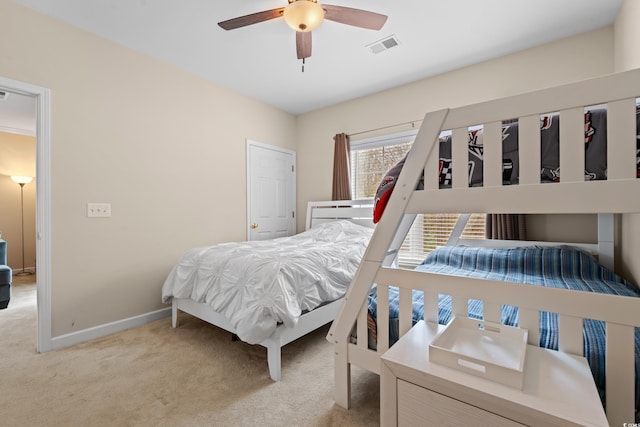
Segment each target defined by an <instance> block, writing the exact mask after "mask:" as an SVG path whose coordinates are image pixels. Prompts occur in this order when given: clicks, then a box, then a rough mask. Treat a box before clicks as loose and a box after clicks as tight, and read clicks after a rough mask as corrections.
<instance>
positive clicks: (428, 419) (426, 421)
mask: <svg viewBox="0 0 640 427" xmlns="http://www.w3.org/2000/svg"><path fill="white" fill-rule="evenodd" d="M397 398H398V426H407V427H413V426H438V427H440V426H474V427H483V426H486V427H503V426H504V427H507V426H523V425H524V424H520V423H517V422H515V421H512V420H509V419H507V418H503V417H501V416H499V415H496V414H494V413H492V412H487V411H485V410H482V409H480V408H477V407H475V406H472V405H468V404H466V403H463V402H460V401H459V400H455V399H451V398H450V397H447V396H444V395H442V394H440V393H435V392H433V391H431V390H428V389H426V388H422V387H418V386H417V385H415V384H411V383H409V382H406V381H403V380H398V397H397Z"/></svg>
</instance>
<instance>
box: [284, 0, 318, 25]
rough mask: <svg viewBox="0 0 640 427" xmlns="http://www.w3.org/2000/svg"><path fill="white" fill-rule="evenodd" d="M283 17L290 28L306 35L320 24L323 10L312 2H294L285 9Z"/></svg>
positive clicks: (312, 0)
mask: <svg viewBox="0 0 640 427" xmlns="http://www.w3.org/2000/svg"><path fill="white" fill-rule="evenodd" d="M283 17H284V20H285V22H286V23H287V25H289V26H290V27H291V28H293V29H294V30H296V31H301V32H303V33H306V32H309V31H313V30H315V29H316V28H318V26H319V25H320V24H321V23H322V21H323V20H324V10H323V9H322V6H320V5H319V4H318V3H316V2H315V1H314V0H295V1H293V2H291V3H289V5H288V6H287V7H285V9H284V14H283Z"/></svg>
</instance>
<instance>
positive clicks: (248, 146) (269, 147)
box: [245, 139, 298, 240]
mask: <svg viewBox="0 0 640 427" xmlns="http://www.w3.org/2000/svg"><path fill="white" fill-rule="evenodd" d="M252 146H253V147H259V148H264V149H267V150H273V151H278V152H280V153H285V154H290V155H291V156H292V157H293V168H294V171H295V173H296V174H295V176H294V180H293V185H292V186H291V192H292V193H293V194H292V196H293V204H292V209H293V215H294V218H293V221H294V230H296V229H297V227H296V226H295V224H296V223H297V221H298V219H297V218H298V212H297V205H296V194H297V190H296V181H297V174H298V166H297V165H296V152H295V151H292V150H288V149H286V148H282V147H277V146H275V145H269V144H264V143H262V142H257V141H253V140H251V139H247V140H246V145H245V147H246V156H247V163H246V164H247V166H246V167H247V240H250V237H251V167H250V166H251V157H250V153H251V147H252Z"/></svg>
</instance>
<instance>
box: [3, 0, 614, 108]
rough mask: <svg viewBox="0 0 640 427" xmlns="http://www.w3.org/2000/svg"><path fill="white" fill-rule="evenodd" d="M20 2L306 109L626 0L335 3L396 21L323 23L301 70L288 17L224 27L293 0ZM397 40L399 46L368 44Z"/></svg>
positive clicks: (530, 38)
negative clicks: (378, 48)
mask: <svg viewBox="0 0 640 427" xmlns="http://www.w3.org/2000/svg"><path fill="white" fill-rule="evenodd" d="M14 1H15V2H17V3H20V4H23V5H25V6H28V7H31V8H33V9H36V10H38V11H41V12H43V13H45V14H47V15H50V16H52V17H55V18H58V19H61V20H63V21H66V22H68V23H70V24H72V25H74V26H77V27H80V28H82V29H85V30H87V31H90V32H92V33H95V34H97V35H100V36H102V37H104V38H107V39H109V40H112V41H114V42H116V43H120V44H122V45H125V46H128V47H130V48H132V49H134V50H137V51H140V52H143V53H146V54H148V55H150V56H152V57H155V58H158V59H160V60H162V61H165V62H167V63H170V64H173V65H175V66H178V67H180V68H183V69H185V70H188V71H190V72H192V73H194V74H197V75H200V76H203V77H206V78H207V79H210V80H212V81H214V82H216V83H219V84H221V85H223V86H226V87H228V88H231V89H233V90H236V91H238V92H240V93H243V94H246V95H248V96H251V97H253V98H256V99H258V100H261V101H264V102H266V103H268V104H271V105H274V106H276V107H278V108H281V109H283V110H285V111H288V112H290V113H293V114H300V113H304V112H308V111H312V110H315V109H318V108H322V107H326V106H329V105H332V104H336V103H339V102H342V101H345V100H349V99H352V98H356V97H360V96H363V95H367V94H370V93H373V92H378V91H380V90H383V89H387V88H391V87H394V86H398V85H401V84H404V83H409V82H412V81H415V80H419V79H422V78H426V77H429V76H433V75H436V74H440V73H443V72H447V71H450V70H453V69H456V68H460V67H464V66H467V65H470V64H474V63H478V62H481V61H485V60H488V59H491V58H495V57H498V56H503V55H506V54H509V53H511V52H515V51H518V50H522V49H526V48H530V47H534V46H537V45H541V44H544V43H547V42H550V41H554V40H557V39H561V38H565V37H568V36H571V35H575V34H579V33H582V32H586V31H590V30H593V29H596V28H600V27H603V26H606V25H609V24H612V23H613V21H614V19H615V16H616V14H617V12H618V11H619V9H620V7H621V4H622V1H623V0H392V1H389V0H328V3H330V4H336V5H339V6H347V7H353V8H359V9H366V10H371V11H374V12H378V13H382V14H385V15H388V16H389V19H388V20H387V23H386V24H385V26H384V27H383V28H382V30H380V31H372V30H365V29H361V28H356V27H351V26H347V25H343V24H339V23H336V22H332V21H325V22H324V23H323V24H322V25H321V26H320V27H319V28H318V29H316V30H315V31H314V32H313V53H312V56H311V58H308V59H307V61H306V66H305V71H304V73H303V72H301V65H302V64H301V61H299V60H298V59H296V52H295V33H294V31H293V30H291V29H290V28H289V27H288V26H287V25H286V24H285V22H284V21H283V20H282V19H281V18H278V19H274V20H272V21H268V22H262V23H259V24H255V25H252V26H248V27H244V28H239V29H236V30H232V31H225V30H223V29H221V28H220V27H218V25H217V22H219V21H223V20H227V19H230V18H235V17H237V16H240V15H245V14H249V13H254V12H259V11H263V10H267V9H273V8H277V7H282V6H285V5H286V4H287V1H286V0H251V1H238V0H180V1H176V0H14ZM322 2H323V0H320V3H321V4H322ZM391 35H395V36H396V38H397V39H398V40H399V42H400V45H399V46H397V47H394V48H392V49H390V50H386V51H383V52H381V53H379V54H373V53H371V52H370V50H369V49H367V48H366V45H368V44H370V43H372V42H375V41H378V40H380V39H382V38H386V37H388V36H391Z"/></svg>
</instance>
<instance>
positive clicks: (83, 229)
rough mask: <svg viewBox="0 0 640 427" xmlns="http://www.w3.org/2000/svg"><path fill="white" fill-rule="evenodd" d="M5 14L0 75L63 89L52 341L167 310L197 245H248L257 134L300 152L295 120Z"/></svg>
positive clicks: (28, 15) (55, 148) (56, 25)
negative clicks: (184, 262) (91, 210)
mask: <svg viewBox="0 0 640 427" xmlns="http://www.w3.org/2000/svg"><path fill="white" fill-rule="evenodd" d="M0 16H3V17H4V19H3V22H4V23H3V25H2V29H1V30H0V57H1V58H2V60H1V61H0V76H3V77H6V78H10V79H14V80H19V81H23V82H27V83H30V84H34V85H38V86H42V87H46V88H50V89H51V115H52V124H51V195H52V202H51V204H52V207H51V208H52V211H51V245H52V254H51V260H52V281H51V287H52V289H51V290H52V316H53V318H52V327H53V331H52V335H53V336H54V337H56V336H60V335H62V334H66V333H70V332H73V331H76V330H82V329H85V328H89V327H92V326H96V325H101V324H105V323H108V322H113V321H117V320H120V319H125V318H128V317H131V316H136V315H140V314H144V313H148V312H151V311H153V310H157V309H159V308H163V307H165V306H164V305H163V304H161V302H160V288H161V286H162V283H163V281H164V278H165V277H166V275H167V273H168V271H169V269H170V268H171V266H172V265H173V264H174V263H175V261H176V259H177V258H178V257H179V256H180V255H181V254H182V253H183V252H184V251H185V250H186V249H187V248H190V247H193V246H198V245H204V244H210V243H216V242H221V241H228V240H241V239H244V238H245V229H246V220H245V218H246V172H245V138H249V139H252V140H255V141H260V142H263V143H267V144H272V145H277V146H280V147H283V148H286V149H290V150H294V149H295V121H296V118H295V117H294V116H292V115H290V114H288V113H285V112H282V111H280V110H278V109H275V108H273V107H270V106H267V105H265V104H262V103H260V102H257V101H255V100H252V99H250V98H248V97H245V96H242V95H239V94H237V93H235V92H232V91H230V90H227V89H225V88H223V87H221V86H217V85H215V84H213V83H211V82H209V81H206V80H204V79H202V78H199V77H195V76H193V75H192V74H189V73H186V72H184V71H181V70H179V69H176V68H173V67H170V66H167V65H165V64H163V63H161V62H159V61H156V60H154V59H152V58H149V57H146V56H143V55H140V54H138V53H135V52H133V51H131V50H128V49H126V48H123V47H121V46H119V45H117V44H114V43H111V42H108V41H105V40H103V39H100V38H98V37H96V36H93V35H90V34H88V33H85V32H83V31H80V30H78V29H75V28H73V27H71V26H68V25H66V24H63V23H60V22H58V21H55V20H53V19H50V18H48V17H45V16H44V15H41V14H38V13H35V12H33V11H31V10H30V9H27V8H23V7H21V6H18V5H15V4H14V3H12V2H10V1H7V0H0ZM88 202H107V203H111V204H112V214H113V216H112V217H111V218H107V219H104V218H100V219H89V218H87V217H86V204H87V203H88Z"/></svg>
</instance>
